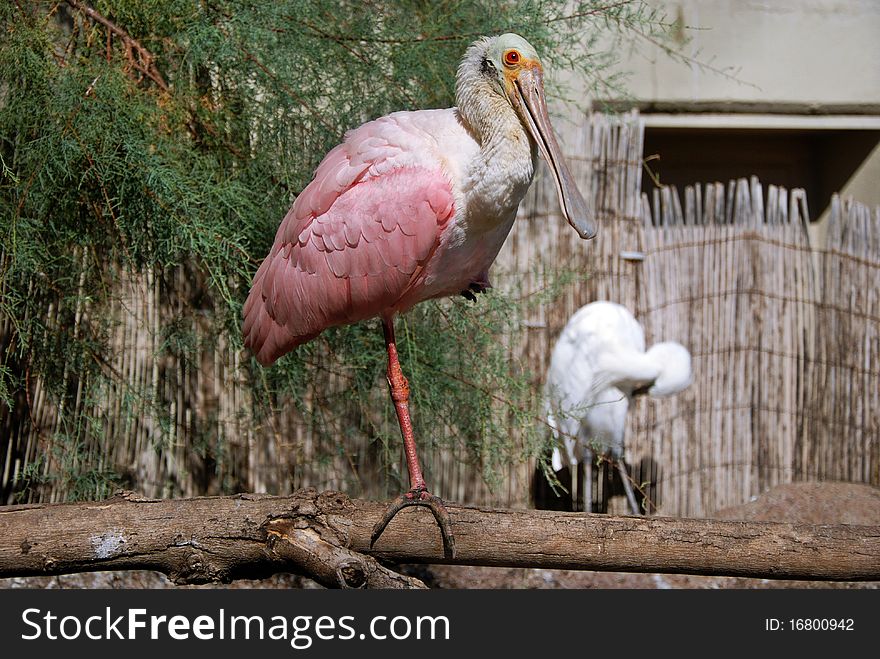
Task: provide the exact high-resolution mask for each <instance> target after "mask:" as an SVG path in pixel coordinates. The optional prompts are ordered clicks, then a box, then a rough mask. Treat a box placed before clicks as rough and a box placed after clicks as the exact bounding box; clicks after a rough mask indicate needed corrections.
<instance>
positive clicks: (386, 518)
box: [370, 488, 455, 560]
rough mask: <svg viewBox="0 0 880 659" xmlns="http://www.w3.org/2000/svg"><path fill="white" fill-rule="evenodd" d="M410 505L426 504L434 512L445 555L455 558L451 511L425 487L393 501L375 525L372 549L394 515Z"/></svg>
mask: <svg viewBox="0 0 880 659" xmlns="http://www.w3.org/2000/svg"><path fill="white" fill-rule="evenodd" d="M409 506H424V507H425V508H428V509H429V510H430V511H431V513H433V515H434V519H435V520H437V526H439V527H440V535H441V536H442V537H443V555H444V556H445V557H446V558H447V559H449V560H451V559H453V558H455V539H454V538H453V537H452V521H451V520H450V518H449V512H447V510H446V507H445V506H444V505H443V502H442V501H441V500H440V498H439V497H435V496H434V495H433V494H431V493H430V492H428V491H427V490H426V489H424V488H415V489H412V490H410V491H409V492H405V493H404V494H401V495H400V496H399V497H397V498H396V499H395V500H394V501H392V502H391V504H390V505H389V506H388V508H387V509H386V510H385V514H384V515H383V516H382V519H380V520H379V521H378V522H377V523H376V525H375V526H374V527H373V533H372V534H371V536H370V549H372V548H373V545H374V544H376V540H378V539H379V536H380V535H382V532H383V531H384V530H385V527H386V526H388V523H389V522H390V521H391V520H392V519H393V518H394V516H395V515H397V513H399V512H400V511H401V510H403V509H404V508H408V507H409Z"/></svg>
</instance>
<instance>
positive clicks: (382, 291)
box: [243, 34, 595, 557]
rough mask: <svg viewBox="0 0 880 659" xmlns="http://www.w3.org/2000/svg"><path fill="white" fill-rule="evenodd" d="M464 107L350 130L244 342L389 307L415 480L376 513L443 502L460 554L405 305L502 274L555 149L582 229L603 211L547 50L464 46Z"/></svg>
mask: <svg viewBox="0 0 880 659" xmlns="http://www.w3.org/2000/svg"><path fill="white" fill-rule="evenodd" d="M455 96H456V103H457V107H453V108H449V109H443V110H421V111H415V112H395V113H393V114H390V115H388V116H385V117H381V118H379V119H376V120H374V121H370V122H368V123H365V124H363V125H362V126H360V127H358V128H355V129H354V130H352V131H349V132H348V133H347V134H346V136H345V139H344V140H343V142H342V144H340V145H338V146H337V147H335V148H334V149H332V150H331V151H330V152H329V153H328V154H327V155H326V156H325V158H324V160H323V162H321V164H320V165H319V166H318V169H317V171H316V172H315V177H314V179H313V180H312V182H311V183H309V185H308V186H306V188H305V189H304V190H303V191H302V194H300V195H299V196H298V197H297V198H296V201H295V202H294V204H293V206H292V207H291V209H290V210H289V211H288V213H287V215H286V216H285V217H284V219H283V220H282V222H281V226H280V227H279V229H278V233H277V235H276V237H275V243H274V245H273V246H272V250H271V251H270V252H269V255H268V256H267V257H266V259H265V260H264V261H263V263H262V265H260V268H259V269H258V270H257V273H256V275H255V276H254V281H253V285H252V288H251V291H250V294H249V295H248V298H247V301H246V302H245V305H244V325H243V332H244V337H245V345H246V346H247V347H249V348H250V349H251V350H252V351H253V352H254V354H255V355H256V358H257V361H259V362H260V363H261V364H263V365H269V364H271V363H273V362H274V361H275V360H276V359H278V358H279V357H281V356H282V355H283V354H285V353H286V352H288V351H289V350H291V349H293V348H294V347H296V346H298V345H299V344H301V343H304V342H306V341H309V340H311V339H313V338H315V337H316V336H317V335H318V334H320V333H321V332H322V331H323V330H325V329H327V328H328V327H332V326H335V325H343V324H347V323H354V322H357V321H360V320H364V319H367V318H372V317H376V316H378V317H379V318H381V321H382V330H383V332H384V334H385V344H386V348H387V351H388V384H389V386H390V388H391V398H392V400H393V402H394V407H395V409H396V411H397V418H398V421H399V423H400V431H401V434H402V435H403V442H404V451H405V454H406V462H407V468H408V471H409V479H410V489H409V491H408V492H406V493H405V494H402V495H401V496H399V497H398V498H397V499H396V500H394V501H393V502H392V503H391V505H390V506H389V507H388V509H387V511H386V513H385V515H384V516H383V518H382V519H381V520H380V521H379V522H378V523H377V524H376V526H375V527H374V529H373V533H372V542H371V545H372V544H373V543H375V542H376V540H377V539H378V538H379V536H380V535H381V534H382V532H383V530H384V529H385V527H386V526H387V525H388V523H389V522H390V521H391V519H392V518H393V517H394V516H395V515H396V514H397V513H398V512H399V511H400V510H401V509H402V508H404V507H406V506H411V505H420V506H426V507H428V508H429V509H430V510H431V512H432V513H433V514H434V517H435V519H436V520H437V523H438V525H439V527H440V531H441V534H442V536H443V547H444V553H445V555H446V556H447V557H453V556H454V555H455V545H454V541H453V536H452V532H451V524H450V521H449V514H448V513H447V511H446V509H445V507H444V506H443V503H442V502H441V501H440V499H439V498H437V497H435V496H434V495H432V494H431V493H430V492H429V491H428V488H427V485H426V484H425V479H424V478H423V476H422V470H421V468H420V466H419V459H418V455H417V453H416V444H415V440H414V437H413V428H412V423H411V421H410V416H409V408H408V402H407V401H408V399H409V385H408V383H407V380H406V378H405V377H404V375H403V372H402V370H401V367H400V363H399V361H398V355H397V347H396V343H395V338H394V316H395V315H396V314H398V313H401V312H403V311H406V310H407V309H409V308H411V307H412V306H413V305H414V304H416V303H418V302H421V301H423V300H428V299H431V298H438V297H443V296H448V295H454V294H459V293H461V294H463V295H466V296H467V295H470V296H472V294H473V292H480V291H483V290H484V289H486V288H488V287H489V286H490V283H489V275H488V272H489V267H490V266H491V265H492V262H493V261H494V260H495V257H496V255H497V254H498V250H499V249H500V248H501V245H502V243H503V242H504V239H505V238H506V237H507V234H508V232H509V231H510V228H511V225H512V224H513V220H514V218H515V216H516V209H517V207H518V206H519V203H520V201H521V200H522V198H523V196H524V195H525V193H526V190H527V189H528V187H529V184H530V183H531V181H532V176H533V174H534V171H535V166H536V161H537V154H538V153H540V154H541V155H543V157H544V159H545V160H546V161H547V164H548V165H549V166H550V171H551V173H552V174H553V177H554V179H555V182H556V189H557V192H558V196H559V203H560V206H561V208H562V214H563V215H564V216H565V218H566V219H567V220H568V222H569V223H570V224H571V225H572V226H573V227H574V228H575V230H576V231H577V232H578V234H580V236H581V237H582V238H591V237H592V236H593V235H594V234H595V229H594V227H593V219H592V212H591V210H590V207H589V206H588V204H587V202H586V200H585V199H584V198H583V197H582V196H581V194H580V192H579V191H578V189H577V186H576V185H575V183H574V180H573V179H572V176H571V173H570V172H569V170H568V167H567V166H566V164H565V161H564V160H563V157H562V154H561V151H560V149H559V145H558V144H557V141H556V137H555V136H554V133H553V130H552V128H551V125H550V119H549V117H548V115H547V107H546V101H545V99H544V87H543V68H542V66H541V63H540V61H539V60H538V55H537V53H536V52H535V49H534V48H533V47H532V46H531V45H530V44H529V43H528V42H527V41H526V40H525V39H523V38H522V37H520V36H518V35H516V34H503V35H501V36H497V37H492V38H488V37H484V38H482V39H479V40H477V41H476V42H474V43H473V44H472V45H471V46H470V47H469V48H468V49H467V52H466V53H465V56H464V59H463V60H462V62H461V65H460V66H459V69H458V75H457V77H456V89H455Z"/></svg>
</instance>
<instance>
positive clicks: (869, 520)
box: [0, 483, 880, 588]
mask: <svg viewBox="0 0 880 659" xmlns="http://www.w3.org/2000/svg"><path fill="white" fill-rule="evenodd" d="M712 517H714V518H716V519H728V520H751V521H768V522H791V523H804V524H863V525H880V488H876V487H872V486H869V485H859V484H854V483H791V484H788V485H780V486H778V487H775V488H773V489H771V490H768V491H767V492H765V493H763V494H762V495H760V496H757V497H754V498H753V499H752V501H750V502H749V503H746V504H744V505H741V506H736V507H734V508H726V509H724V510H719V511H717V512H716V513H715V514H714V515H713V516H712ZM401 569H402V570H403V571H405V572H407V573H408V574H412V575H413V576H417V577H419V578H420V579H422V580H423V581H425V582H426V583H427V584H428V585H429V586H431V587H433V588H880V582H876V581H870V582H828V581H783V580H769V579H745V578H740V577H699V576H689V575H677V574H633V573H623V572H585V571H575V570H543V569H524V568H490V567H471V566H453V565H407V566H401ZM176 587H177V586H174V585H173V584H172V583H171V582H170V581H168V579H166V578H165V576H164V575H162V574H159V573H158V572H147V571H139V572H95V573H87V574H77V575H69V576H58V577H29V578H14V579H0V588H176ZM190 587H194V588H211V587H222V588H230V587H232V588H319V587H320V586H318V585H317V584H315V583H314V582H313V581H311V580H309V579H306V578H304V577H300V576H297V575H292V574H279V575H275V576H274V577H272V578H270V579H265V580H262V581H245V580H242V581H236V582H235V583H233V584H230V585H223V586H190Z"/></svg>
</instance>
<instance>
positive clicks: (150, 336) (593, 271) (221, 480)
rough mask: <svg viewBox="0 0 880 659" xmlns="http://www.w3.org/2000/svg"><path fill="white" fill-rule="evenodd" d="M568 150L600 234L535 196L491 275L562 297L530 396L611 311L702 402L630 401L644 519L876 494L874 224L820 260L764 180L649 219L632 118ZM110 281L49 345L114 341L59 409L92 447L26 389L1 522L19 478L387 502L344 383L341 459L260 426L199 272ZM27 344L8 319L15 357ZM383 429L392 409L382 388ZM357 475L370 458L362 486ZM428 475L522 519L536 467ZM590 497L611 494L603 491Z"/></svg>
mask: <svg viewBox="0 0 880 659" xmlns="http://www.w3.org/2000/svg"><path fill="white" fill-rule="evenodd" d="M560 133H561V135H560V138H561V139H560V142H561V143H562V144H564V145H565V150H566V152H567V156H568V157H569V159H570V162H571V164H572V169H573V173H574V175H575V177H576V178H577V179H579V180H580V181H581V184H582V186H583V188H585V192H587V193H588V194H590V195H592V197H593V199H594V205H595V209H596V213H597V219H598V224H599V234H598V236H597V237H596V238H595V239H594V240H593V241H590V242H588V243H587V242H584V241H582V240H581V239H580V238H578V237H577V235H576V234H575V233H574V232H573V231H572V230H571V229H570V227H568V225H567V224H566V223H565V221H564V220H563V219H562V218H561V217H560V216H559V214H558V209H557V201H556V193H555V190H554V189H553V186H552V183H551V182H550V181H549V180H548V178H547V177H546V176H544V175H539V176H538V179H537V181H536V183H535V185H533V187H532V189H531V190H530V192H529V194H528V196H527V198H526V200H525V201H524V203H523V204H522V206H521V208H520V217H519V219H518V221H517V222H516V224H515V225H514V229H513V231H512V232H511V235H510V237H509V239H508V241H507V243H506V244H505V246H504V248H503V249H502V252H501V254H500V255H499V258H498V261H497V263H496V266H495V269H494V272H493V274H492V278H493V281H494V283H495V285H496V287H498V288H501V289H503V290H504V291H506V292H507V293H509V294H510V295H512V296H514V297H516V298H522V299H529V298H531V297H533V296H536V295H538V294H539V293H541V292H542V291H544V290H545V289H546V288H547V287H549V286H552V285H553V282H554V281H557V280H558V279H559V277H561V276H563V275H566V274H567V276H568V277H569V279H570V283H568V284H567V285H566V286H565V287H564V288H563V290H562V292H561V295H559V296H557V297H556V298H555V300H554V301H553V302H547V303H542V304H537V305H528V306H524V311H523V314H522V318H521V321H520V328H519V330H518V332H515V333H513V334H511V336H509V337H505V340H506V341H508V344H509V349H510V354H511V359H514V360H518V361H519V362H521V363H522V364H524V365H526V366H527V368H528V369H529V371H530V372H531V373H532V374H533V376H534V379H533V391H534V395H535V396H536V397H539V396H540V395H541V388H542V382H543V373H544V372H545V370H546V366H547V364H548V361H549V356H550V353H551V350H552V346H553V342H554V341H555V339H556V336H557V335H558V334H559V332H560V330H561V329H562V327H563V326H564V325H565V323H566V322H567V320H568V318H569V317H570V316H571V315H572V314H573V313H574V312H575V311H576V310H577V309H578V308H580V307H581V306H583V305H584V304H587V303H588V302H590V301H593V300H598V299H604V300H613V301H616V302H619V303H621V304H624V305H626V306H628V307H629V308H630V309H632V310H633V311H634V312H635V314H636V317H637V318H638V319H639V320H640V321H641V322H642V323H643V325H644V326H645V330H646V338H647V340H648V343H652V342H655V341H659V340H677V341H680V342H682V343H683V344H684V345H685V346H686V347H688V348H689V349H690V351H691V353H692V355H693V359H694V362H693V363H694V372H695V382H694V384H693V386H692V387H691V388H689V389H688V390H686V391H685V392H683V393H681V394H679V395H677V396H675V397H672V398H668V399H660V400H653V399H640V400H639V401H638V402H637V403H636V404H635V405H634V406H633V409H632V410H631V414H630V417H629V419H628V426H627V439H626V443H627V458H628V461H629V463H630V464H631V465H632V467H633V472H632V476H633V478H634V480H635V481H636V482H637V483H638V484H640V485H642V486H643V489H644V491H645V492H646V494H647V496H648V498H649V499H650V501H651V502H652V504H653V505H654V508H656V509H658V510H660V511H661V512H663V513H665V514H669V515H681V516H701V515H706V514H710V513H711V512H712V511H714V510H717V509H719V508H723V507H726V506H729V505H735V504H739V503H742V502H744V501H747V500H748V499H749V497H751V496H752V495H754V494H757V493H759V492H761V491H763V490H764V489H766V488H768V487H770V486H772V485H774V484H777V483H784V482H790V481H793V480H815V479H833V480H848V481H856V482H866V483H873V484H875V485H880V386H878V383H880V377H878V375H880V373H878V369H877V366H876V365H875V364H876V363H877V361H878V359H877V358H878V356H880V208H877V209H874V210H870V209H868V208H866V207H865V206H864V205H862V204H859V203H857V202H854V201H851V200H845V201H842V200H840V199H838V198H836V197H835V200H834V203H833V205H832V212H831V219H830V225H829V230H828V239H827V244H823V245H813V244H811V242H810V237H809V232H808V230H807V226H808V223H809V214H808V209H807V207H806V197H805V195H804V193H803V191H802V190H791V191H788V190H785V189H784V188H779V187H776V186H773V185H768V186H767V188H766V193H765V190H764V188H763V186H762V185H761V183H760V182H759V181H757V180H756V179H754V178H752V179H750V180H746V179H740V180H739V181H731V182H729V183H728V184H727V185H723V184H721V183H707V184H695V185H694V186H688V187H687V188H686V189H685V190H684V197H683V199H682V198H681V197H680V195H679V192H678V191H677V190H675V189H674V188H663V189H661V190H660V191H658V192H657V193H656V194H655V195H653V197H652V198H651V199H648V197H647V196H645V195H643V194H642V192H641V188H642V180H641V177H642V171H643V167H642V165H643V153H642V150H643V134H644V124H643V122H642V120H641V118H640V117H639V116H638V114H636V113H630V114H624V115H604V114H599V113H593V114H591V115H589V116H588V117H586V118H585V119H584V120H583V121H580V122H578V121H572V122H570V123H568V124H564V125H563V126H562V129H561V130H560ZM0 256H2V255H0ZM108 267H112V266H108ZM110 279H111V280H112V281H113V282H114V286H115V287H116V289H117V291H116V294H115V295H114V296H112V302H110V303H109V306H107V307H105V308H95V307H91V306H89V304H88V302H87V301H72V300H61V301H57V302H54V303H52V304H49V306H48V307H47V308H46V311H45V317H44V318H43V319H42V322H43V323H44V324H45V326H46V327H47V331H51V329H52V328H53V326H57V324H59V323H64V322H68V319H69V318H73V319H74V323H76V322H78V320H77V319H80V318H82V317H83V315H84V314H102V315H103V316H104V317H106V318H107V319H109V320H110V322H109V327H110V328H111V330H110V331H111V333H112V336H111V339H110V340H111V344H112V346H113V347H114V349H113V350H112V351H111V352H110V354H109V355H108V357H107V361H106V363H105V368H106V370H107V372H108V373H111V374H112V375H113V377H111V378H107V385H106V386H105V387H104V388H103V389H102V390H101V395H100V396H97V397H95V396H91V397H80V396H78V395H77V396H73V397H72V398H71V397H68V400H72V401H73V402H72V403H68V404H72V405H75V406H80V407H83V408H85V407H89V408H90V409H92V410H93V411H94V412H95V413H94V414H92V415H91V416H92V418H97V419H99V420H100V422H99V426H100V427H97V428H95V429H94V431H93V432H92V433H91V436H92V437H93V441H91V442H87V443H84V444H82V445H81V446H78V447H76V449H75V451H74V454H73V455H71V454H70V451H71V449H70V447H69V446H67V445H62V444H61V443H58V442H56V441H55V437H56V436H57V435H58V434H59V433H60V432H62V431H64V430H65V428H64V424H65V423H67V422H68V419H70V418H74V417H76V415H74V414H70V413H69V412H70V410H65V409H64V408H63V406H62V407H59V406H58V405H57V404H55V403H54V402H53V401H55V400H57V398H55V397H53V396H52V395H51V394H52V390H53V388H57V387H58V386H59V383H57V382H45V381H43V380H41V379H40V378H39V377H36V376H35V377H28V381H27V387H26V393H24V392H19V393H18V394H17V396H18V398H16V400H15V401H14V405H13V409H10V408H9V407H7V406H5V405H0V451H2V453H0V456H2V457H0V460H2V472H0V476H2V481H0V488H2V489H0V491H2V492H3V493H4V496H5V497H6V498H7V503H12V502H13V499H14V494H15V492H16V488H15V487H14V484H15V483H16V482H20V481H21V479H23V478H27V477H28V475H29V474H31V475H40V474H42V475H44V476H45V475H49V474H51V473H54V472H57V471H58V470H59V469H60V468H61V466H62V465H63V468H64V469H67V470H70V471H76V469H77V466H78V465H79V464H89V465H92V467H91V469H93V470H94V469H98V470H101V469H107V470H115V471H117V472H122V473H123V474H124V477H125V479H126V481H127V485H129V486H130V487H131V488H133V489H137V490H140V491H142V492H144V493H145V494H147V495H150V496H165V497H167V496H193V495H199V494H207V493H219V492H228V491H252V492H271V493H278V494H284V493H287V492H290V491H291V490H293V489H295V488H298V487H302V486H315V487H318V488H337V489H342V490H346V491H350V492H353V493H355V494H357V495H359V496H367V497H370V496H376V495H377V494H381V493H380V491H379V489H378V486H376V485H371V483H372V482H373V475H374V474H375V473H376V472H377V471H378V470H379V464H380V460H379V456H378V455H377V451H379V450H382V447H377V446H375V442H373V441H371V438H370V436H369V434H368V433H367V432H366V431H365V428H367V427H368V425H369V424H366V423H364V419H363V415H364V414H367V413H368V412H365V411H364V410H356V409H350V405H348V403H347V402H346V392H347V389H348V387H350V386H351V382H350V380H349V379H348V378H347V377H346V375H345V374H344V373H339V372H335V371H334V370H333V368H332V367H331V366H332V365H331V364H330V363H329V362H328V363H327V364H326V372H327V379H328V380H327V382H325V383H322V388H321V391H320V392H319V391H318V389H317V388H315V389H313V390H311V391H310V392H307V394H306V400H304V401H303V404H304V405H306V406H312V409H318V406H321V405H323V406H324V407H325V408H326V409H327V412H328V413H327V414H326V415H325V416H324V417H323V418H325V419H326V422H327V423H330V424H336V425H335V426H334V430H335V431H336V432H338V436H339V437H343V438H344V442H345V445H344V450H339V449H338V448H336V447H331V446H327V445H322V443H321V440H319V439H318V437H317V435H316V434H315V433H314V432H313V430H312V429H311V427H310V425H309V423H307V422H305V421H304V419H303V418H302V416H301V415H300V414H299V413H298V412H297V411H296V409H295V407H294V406H292V405H287V404H286V402H287V401H283V400H277V401H271V404H270V405H269V406H268V409H270V410H271V413H270V414H266V413H264V412H260V411H259V410H263V411H265V409H266V407H265V406H263V407H260V406H257V405H256V404H255V400H254V396H255V395H258V394H255V391H256V390H255V388H254V386H253V384H254V383H253V382H251V381H250V380H249V376H248V374H247V370H246V369H245V368H243V366H244V364H245V363H246V360H247V359H249V357H248V356H247V355H245V354H243V353H240V352H239V351H238V350H236V349H234V348H233V347H232V346H230V345H229V344H228V342H227V341H226V340H225V339H224V336H223V333H222V332H217V330H216V328H213V327H211V326H209V325H208V324H207V323H206V322H203V321H202V320H200V319H201V318H203V315H200V314H199V313H198V311H199V309H198V305H199V304H201V303H202V302H200V297H199V295H198V292H199V287H200V281H201V280H200V275H199V273H198V268H197V266H195V265H192V266H188V267H186V268H179V269H178V270H176V271H174V272H173V273H171V274H170V276H167V275H166V277H165V278H162V277H159V276H157V275H156V274H155V273H154V272H152V271H147V272H142V273H130V272H126V271H124V270H123V269H118V270H117V271H114V272H113V275H112V277H110ZM82 299H83V300H85V299H86V296H84V297H83V298H82ZM184 307H186V309H185V311H186V313H183V311H184ZM15 322H16V319H10V318H5V317H3V318H0V348H4V354H7V355H8V354H9V353H8V351H6V350H5V348H7V347H8V345H9V343H10V341H11V336H12V334H13V332H14V331H15ZM174 323H183V324H185V325H186V327H185V328H184V329H185V330H186V331H185V332H183V333H182V334H183V335H185V336H189V337H190V338H191V341H193V345H195V346H196V347H195V348H194V349H189V350H180V351H175V350H174V349H168V348H169V346H168V345H167V342H168V341H172V340H178V339H176V338H173V337H171V336H169V335H168V333H167V332H166V331H165V328H167V327H168V326H169V324H172V325H173V324H174ZM175 336H176V335H175ZM172 348H173V346H172ZM157 355H162V356H161V357H157ZM8 359H14V356H13V357H9V358H8ZM315 359H316V360H318V361H320V360H321V357H320V356H316V357H315ZM10 365H12V366H14V364H12V363H11V362H10V361H8V360H7V367H9V366H10ZM318 366H321V364H320V363H319V364H318ZM80 376H82V374H76V373H67V374H65V375H64V378H65V382H62V383H61V385H60V386H61V387H62V388H65V387H76V386H77V384H76V383H77V378H78V377H80ZM328 392H329V393H328ZM495 393H497V394H498V395H502V396H503V392H495ZM319 394H320V395H319ZM22 397H27V400H23V399H22ZM319 398H320V400H319ZM376 407H377V409H385V408H386V407H388V406H387V395H386V392H385V391H384V390H381V388H378V387H377V388H376ZM22 410H26V413H24V412H22ZM318 417H319V418H320V415H318ZM535 423H536V424H540V423H541V420H540V419H535ZM510 441H512V442H517V441H519V440H518V438H517V437H515V436H514V437H511V438H510ZM62 453H64V454H62ZM351 455H358V456H360V459H359V462H358V465H357V468H355V467H354V465H353V464H352V463H351V460H350V456H351ZM422 455H423V459H424V460H425V462H426V463H427V468H428V470H429V473H430V478H431V483H432V486H433V488H434V490H435V491H436V492H437V493H438V494H440V495H441V496H443V497H445V498H447V499H450V500H453V501H458V502H461V503H470V504H491V505H506V506H514V507H524V506H528V505H530V501H529V490H530V487H529V485H530V481H531V480H532V478H533V476H534V461H520V462H518V463H516V464H513V465H511V466H510V468H509V469H508V472H507V474H506V475H505V477H504V479H503V483H502V484H501V486H500V487H497V488H495V489H490V488H489V487H488V486H487V485H486V483H485V482H484V481H483V479H482V477H481V474H480V468H479V465H474V464H471V463H469V462H464V461H462V460H460V459H459V456H458V455H456V454H455V452H453V451H450V450H448V449H443V448H433V449H432V448H430V447H426V448H424V449H422ZM400 459H401V472H402V473H405V470H404V469H403V468H402V454H401V455H400ZM95 465H97V467H95ZM84 477H88V476H87V475H85V476H84ZM376 480H377V481H378V480H381V479H376ZM595 482H597V483H600V487H603V488H605V489H606V490H607V489H608V482H607V480H602V479H597V480H596V481H595ZM603 484H604V485H603ZM599 494H600V497H601V496H605V498H606V499H607V498H608V496H607V495H608V494H610V492H608V491H606V492H599ZM68 496H70V483H69V482H63V481H61V480H58V481H54V482H53V481H50V482H47V483H44V484H43V485H42V486H41V487H40V488H35V489H32V490H29V491H28V495H27V500H30V501H60V500H63V499H65V498H67V497H68ZM612 504H613V502H612ZM612 510H613V505H612Z"/></svg>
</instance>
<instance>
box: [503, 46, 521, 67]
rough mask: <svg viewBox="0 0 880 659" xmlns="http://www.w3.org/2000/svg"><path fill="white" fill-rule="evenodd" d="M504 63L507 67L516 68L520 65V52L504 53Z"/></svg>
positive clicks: (510, 51)
mask: <svg viewBox="0 0 880 659" xmlns="http://www.w3.org/2000/svg"><path fill="white" fill-rule="evenodd" d="M504 63H505V64H507V66H514V65H516V64H519V51H517V50H508V51H507V52H506V53H504Z"/></svg>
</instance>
